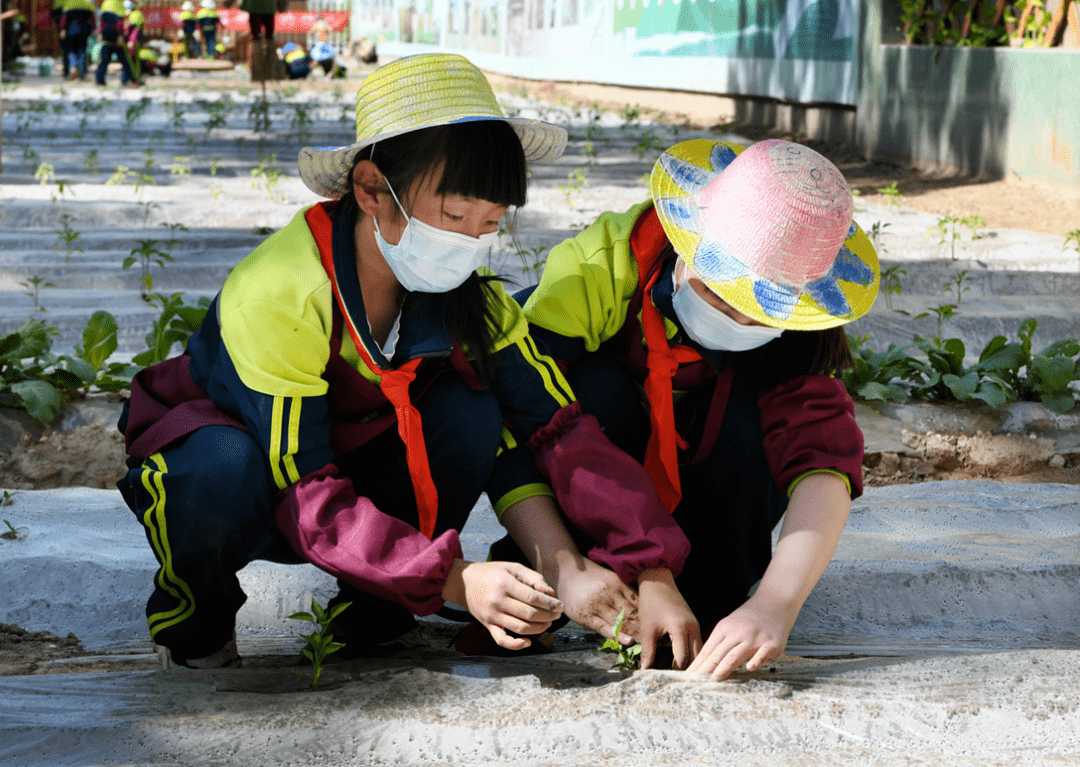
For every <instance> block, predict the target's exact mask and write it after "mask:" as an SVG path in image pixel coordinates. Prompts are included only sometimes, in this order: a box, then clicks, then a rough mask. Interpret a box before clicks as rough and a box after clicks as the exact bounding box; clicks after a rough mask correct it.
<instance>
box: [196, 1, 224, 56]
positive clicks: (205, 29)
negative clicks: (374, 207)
mask: <svg viewBox="0 0 1080 767" xmlns="http://www.w3.org/2000/svg"><path fill="white" fill-rule="evenodd" d="M199 6H200V7H199V10H198V12H197V13H196V14H195V19H196V20H197V21H198V22H199V30H200V31H201V32H202V39H203V56H204V57H205V58H208V59H212V58H215V57H216V56H217V28H218V22H219V21H220V19H219V18H218V12H217V5H216V4H215V3H214V0H202V2H200V3H199Z"/></svg>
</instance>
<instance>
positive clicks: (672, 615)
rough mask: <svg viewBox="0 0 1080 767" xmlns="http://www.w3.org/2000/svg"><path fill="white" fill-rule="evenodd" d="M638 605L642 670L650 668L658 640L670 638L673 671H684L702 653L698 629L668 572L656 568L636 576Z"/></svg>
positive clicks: (688, 607)
mask: <svg viewBox="0 0 1080 767" xmlns="http://www.w3.org/2000/svg"><path fill="white" fill-rule="evenodd" d="M638 604H639V609H640V611H641V637H640V639H641V667H642V668H650V667H651V666H652V664H653V661H654V660H655V659H656V643H657V640H658V639H659V638H660V637H662V636H664V635H665V634H667V635H668V636H669V637H670V638H671V650H672V655H673V664H674V667H675V668H686V667H687V666H688V665H689V664H690V661H692V660H693V659H694V656H696V655H697V654H698V652H699V651H700V650H701V627H700V626H699V625H698V622H697V618H695V617H694V613H693V612H692V611H691V610H690V606H689V605H688V604H686V600H685V599H683V596H682V594H680V593H679V589H678V587H676V586H675V579H674V577H672V575H671V571H670V570H668V569H667V568H656V569H654V570H646V571H645V572H643V573H642V574H641V575H640V576H638ZM609 633H610V631H609Z"/></svg>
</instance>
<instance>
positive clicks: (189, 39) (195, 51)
mask: <svg viewBox="0 0 1080 767" xmlns="http://www.w3.org/2000/svg"><path fill="white" fill-rule="evenodd" d="M197 24H198V22H197V20H196V18H195V3H193V2H191V0H184V4H183V5H182V6H180V27H181V29H183V30H184V55H185V56H187V57H188V58H189V59H197V58H199V56H200V55H201V54H200V53H199V41H198V40H196V39H195V26H196V25H197Z"/></svg>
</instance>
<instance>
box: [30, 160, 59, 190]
mask: <svg viewBox="0 0 1080 767" xmlns="http://www.w3.org/2000/svg"><path fill="white" fill-rule="evenodd" d="M55 178H56V171H55V169H54V168H53V166H52V163H48V162H43V163H41V164H40V165H38V168H37V170H36V171H34V180H35V181H37V182H38V183H39V184H41V185H42V186H45V185H46V184H50V183H52V182H53V180H54V179H55Z"/></svg>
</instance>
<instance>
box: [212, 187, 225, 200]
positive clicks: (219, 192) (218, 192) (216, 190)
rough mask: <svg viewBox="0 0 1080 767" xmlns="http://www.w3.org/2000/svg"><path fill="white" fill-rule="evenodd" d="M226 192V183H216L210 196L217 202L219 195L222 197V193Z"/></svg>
mask: <svg viewBox="0 0 1080 767" xmlns="http://www.w3.org/2000/svg"><path fill="white" fill-rule="evenodd" d="M224 193H225V185H224V184H214V185H213V186H212V187H210V196H211V197H212V198H213V200H214V202H217V200H218V197H221V195H222V194H224Z"/></svg>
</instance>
